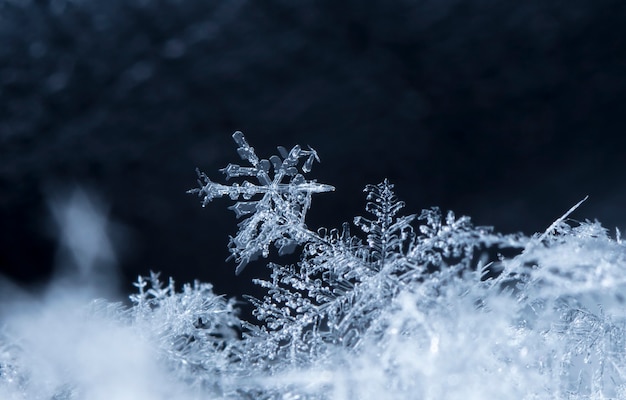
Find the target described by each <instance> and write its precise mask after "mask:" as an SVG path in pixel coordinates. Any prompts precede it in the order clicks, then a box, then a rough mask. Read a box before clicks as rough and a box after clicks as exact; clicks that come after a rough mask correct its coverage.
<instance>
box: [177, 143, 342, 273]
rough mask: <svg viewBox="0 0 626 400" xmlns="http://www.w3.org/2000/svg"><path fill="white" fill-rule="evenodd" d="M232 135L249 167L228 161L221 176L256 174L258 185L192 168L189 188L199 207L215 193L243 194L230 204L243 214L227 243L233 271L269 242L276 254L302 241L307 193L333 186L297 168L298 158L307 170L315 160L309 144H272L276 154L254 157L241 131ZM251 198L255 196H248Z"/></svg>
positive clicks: (304, 238)
mask: <svg viewBox="0 0 626 400" xmlns="http://www.w3.org/2000/svg"><path fill="white" fill-rule="evenodd" d="M233 139H234V140H235V142H236V143H237V144H238V145H239V147H238V148H237V153H239V156H240V157H241V158H242V159H243V160H245V161H248V162H249V163H250V165H251V166H250V167H242V166H240V165H237V164H228V166H226V168H223V169H222V170H221V171H222V172H223V173H224V174H226V179H231V178H240V177H245V176H248V177H253V178H256V179H257V180H258V182H259V184H258V185H255V184H253V183H250V182H248V181H246V180H244V181H243V183H241V184H238V183H234V184H232V185H230V186H227V185H222V184H219V183H215V182H212V181H211V180H210V179H209V178H208V177H207V176H206V174H204V173H201V172H200V171H198V176H199V177H200V179H199V180H198V183H199V185H200V187H199V188H196V189H192V190H190V191H189V193H197V194H198V195H199V196H200V197H202V198H203V199H202V205H203V206H206V205H207V204H208V203H209V202H210V201H211V200H213V199H214V198H216V197H222V196H229V197H230V198H231V199H233V200H237V199H239V198H243V200H244V201H237V202H236V203H235V204H234V205H233V206H231V207H230V209H232V210H233V211H235V213H236V214H237V218H241V217H243V218H244V220H243V221H241V222H240V223H239V232H238V233H237V236H235V237H234V238H231V240H230V245H229V247H230V251H231V253H232V256H233V257H234V258H235V260H236V261H237V262H238V263H239V264H238V266H237V269H236V273H237V274H239V273H240V272H241V271H242V270H243V269H244V268H245V266H246V265H247V264H248V263H249V262H250V261H253V260H255V259H256V258H257V257H258V256H259V255H262V256H263V257H267V256H268V255H269V246H270V244H272V243H274V244H275V245H276V247H277V248H278V249H279V253H280V254H285V253H289V252H291V251H293V248H294V247H295V246H296V245H297V244H301V243H303V242H306V241H307V240H308V236H309V234H310V232H309V231H308V230H307V229H306V225H304V217H305V215H306V212H307V211H308V209H309V207H310V206H311V195H312V194H313V193H321V192H329V191H333V190H335V188H334V187H332V186H329V185H324V184H320V183H317V182H315V181H314V180H313V181H307V180H306V179H305V178H304V175H302V174H301V173H300V172H299V171H298V163H299V161H300V158H305V161H304V164H303V165H302V167H301V168H302V173H307V172H310V171H311V168H312V166H313V162H314V161H318V162H319V157H318V156H317V153H316V152H315V150H313V149H312V148H309V150H302V148H301V147H300V146H298V145H296V146H294V147H293V148H292V149H291V151H289V152H287V150H286V149H285V148H284V147H278V151H279V153H280V156H277V155H273V156H271V157H270V158H269V160H266V159H262V160H260V159H259V157H257V155H256V153H255V152H254V147H251V146H250V145H249V144H248V142H246V139H245V137H244V136H243V133H241V132H239V131H237V132H235V133H234V134H233ZM272 172H273V173H272ZM272 175H273V176H272ZM285 180H287V182H284V181H285ZM253 197H260V199H258V200H252V198H253Z"/></svg>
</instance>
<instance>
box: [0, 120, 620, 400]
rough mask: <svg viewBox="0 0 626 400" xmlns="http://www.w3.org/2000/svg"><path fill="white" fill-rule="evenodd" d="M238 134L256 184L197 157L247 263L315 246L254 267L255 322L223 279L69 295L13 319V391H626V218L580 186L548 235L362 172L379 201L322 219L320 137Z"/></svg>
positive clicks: (205, 187) (509, 394)
mask: <svg viewBox="0 0 626 400" xmlns="http://www.w3.org/2000/svg"><path fill="white" fill-rule="evenodd" d="M233 138H234V140H235V142H236V143H237V145H238V149H237V151H238V153H239V155H240V157H241V158H242V159H243V160H244V161H246V162H247V163H249V166H240V165H237V164H229V165H228V166H227V167H226V168H224V169H222V172H224V173H225V174H226V177H227V179H233V180H237V179H238V178H242V177H243V178H252V179H254V180H256V181H257V183H251V182H248V181H246V180H244V181H243V182H234V183H232V184H230V185H225V184H220V183H217V182H213V181H211V180H210V179H209V177H208V176H207V175H205V174H203V173H200V172H198V174H199V176H200V180H199V187H198V188H196V189H193V190H190V192H191V193H196V194H198V195H199V196H200V197H201V198H202V205H203V206H206V205H207V204H208V203H209V202H210V201H211V200H212V199H214V198H216V197H222V196H228V197H230V198H231V199H232V200H234V201H235V204H234V205H233V206H232V207H230V208H231V209H232V210H234V211H235V213H236V216H237V217H238V218H240V219H241V221H240V223H239V231H238V233H237V234H236V236H235V237H232V238H231V240H230V244H229V248H230V252H231V257H232V258H234V259H235V261H236V263H237V267H236V273H239V272H241V270H242V269H243V268H245V267H246V265H248V264H249V263H251V262H253V261H254V260H256V259H257V258H259V257H267V256H268V255H269V253H270V248H271V246H275V247H276V248H277V249H278V253H279V254H280V255H282V254H285V253H289V252H293V251H295V250H296V249H299V250H300V252H301V254H300V261H299V262H297V263H295V264H292V265H279V264H276V263H269V265H268V267H269V268H270V269H271V276H270V279H267V280H260V279H259V280H256V283H257V284H258V285H260V286H261V287H263V288H264V289H265V290H266V295H265V296H264V297H263V298H260V299H257V298H252V297H247V299H248V300H249V301H250V302H251V303H252V304H253V306H254V308H255V311H254V315H255V316H256V318H257V319H258V322H257V323H252V322H250V321H241V320H240V319H239V318H238V317H237V311H236V309H235V306H234V302H233V301H228V300H226V299H224V298H223V297H220V296H217V295H215V294H214V293H213V292H212V289H211V286H210V285H208V284H202V283H195V284H194V285H185V286H184V287H183V290H182V292H177V291H176V290H175V289H174V285H173V283H172V282H170V284H168V285H163V284H162V283H161V281H160V280H159V279H158V275H157V274H152V275H151V276H150V277H149V278H140V279H139V280H138V282H137V283H136V286H137V287H138V289H139V292H138V293H137V294H134V295H132V296H131V300H132V302H133V305H132V307H130V308H128V307H122V306H120V305H114V304H108V303H106V302H102V301H99V302H96V303H92V305H91V306H89V307H86V308H85V307H83V308H80V309H79V311H77V312H76V313H74V314H75V316H73V317H72V316H70V317H68V316H67V315H65V314H67V313H65V314H64V313H63V312H60V313H59V312H57V311H58V309H63V307H64V306H65V305H63V304H61V305H59V304H56V305H54V306H50V307H47V308H46V310H45V312H44V313H43V314H45V315H44V316H41V315H39V313H32V315H31V314H30V313H29V314H28V315H30V316H28V317H23V318H17V317H11V318H6V322H5V324H4V329H3V330H2V331H0V397H1V398H8V399H26V398H28V399H30V398H42V399H44V398H45V399H78V398H98V399H99V398H133V399H143V398H146V399H147V398H151V399H152V398H172V397H176V398H181V399H205V398H225V399H250V398H259V399H337V400H348V399H380V398H385V399H442V398H445V399H485V398H516V399H555V398H556V399H608V398H614V399H626V311H624V310H625V309H626V308H625V307H624V301H625V298H624V293H625V289H626V271H625V267H626V248H625V246H624V244H623V243H622V241H621V238H620V236H619V231H616V238H615V239H613V238H611V237H610V236H609V234H608V232H607V230H606V229H604V228H603V227H602V226H601V225H600V224H599V223H598V222H591V221H585V222H576V221H574V220H571V219H568V218H569V216H570V214H571V213H572V212H574V211H575V209H576V208H577V207H578V206H579V205H580V203H579V204H577V205H576V206H574V207H572V208H571V209H570V210H569V211H568V212H567V213H566V214H565V215H564V216H563V217H561V218H559V219H557V220H556V222H554V223H553V224H552V225H550V226H549V227H548V229H547V230H546V231H544V232H543V233H541V234H536V235H533V236H531V237H526V236H523V235H501V234H497V233H494V232H493V231H492V229H490V228H488V227H477V226H474V225H472V223H471V221H470V219H469V218H467V217H460V218H457V217H456V216H455V215H454V214H453V213H452V212H448V213H447V214H445V215H443V214H442V213H441V211H440V210H439V209H438V208H430V209H426V210H424V211H422V212H421V214H419V215H403V214H402V209H403V207H404V203H403V202H402V201H399V200H398V199H397V198H396V196H395V194H394V192H393V185H392V184H391V183H389V182H388V181H386V180H385V181H384V182H382V183H380V184H377V185H368V186H367V187H366V188H365V192H366V207H365V211H366V213H367V215H366V216H360V217H356V218H354V220H353V224H350V223H344V224H342V226H341V228H339V229H330V230H328V229H325V228H321V229H319V230H317V231H311V230H309V228H308V227H307V224H306V221H305V218H306V213H307V211H308V209H309V208H310V207H311V197H312V195H313V194H316V193H322V192H330V191H332V190H334V188H333V187H332V186H330V185H326V184H321V183H317V182H316V181H315V180H308V179H306V178H305V177H304V175H305V174H308V173H309V172H310V171H311V168H312V165H313V162H314V161H319V158H318V156H317V153H316V152H315V150H313V149H311V148H309V149H308V150H304V149H302V148H301V147H300V146H295V147H293V148H292V149H291V150H290V151H287V150H285V149H284V148H282V147H279V148H278V150H279V153H280V154H279V155H274V156H271V157H269V159H261V158H259V157H258V156H257V155H256V153H255V150H254V148H253V147H251V146H250V145H249V144H248V142H247V141H246V139H245V138H244V136H243V134H242V133H241V132H236V133H235V134H234V135H233ZM581 203H582V202H581ZM353 231H354V232H356V233H353ZM503 254H514V255H513V256H509V257H505V256H504V255H503ZM46 315H47V317H46ZM67 318H69V321H71V322H70V323H69V325H68V326H70V327H72V329H73V331H76V330H77V329H78V330H82V333H81V334H80V335H78V334H77V333H75V332H72V333H68V334H67V337H68V338H70V339H72V340H69V341H68V339H67V338H64V334H58V333H57V334H53V335H52V339H49V338H48V337H47V336H45V337H44V336H42V335H37V334H33V333H32V331H33V330H32V329H28V328H29V327H31V326H39V324H41V323H42V321H43V322H45V323H46V324H49V325H52V326H62V325H63V323H64V321H66V320H67ZM77 321H78V322H77ZM66 325H67V324H66ZM58 329H59V330H61V328H60V327H59V328H58ZM101 332H115V333H116V334H117V335H118V336H116V338H117V342H115V343H117V345H114V344H113V343H112V342H111V340H109V338H108V336H106V337H103V335H102V334H101ZM85 334H87V335H89V334H91V335H92V336H93V338H94V339H93V340H94V343H96V344H98V345H101V346H108V347H109V348H112V349H114V350H113V351H112V354H107V357H108V358H109V359H111V360H112V361H110V362H108V363H104V365H105V366H108V367H102V368H100V369H98V368H95V367H94V365H100V364H102V357H104V356H103V354H102V353H101V352H97V351H95V352H93V353H92V354H91V355H90V356H88V357H84V356H79V354H80V353H79V352H78V350H77V349H76V348H72V346H75V347H78V345H79V344H80V343H81V340H75V339H76V338H77V337H82V336H84V335H85ZM77 335H78V336H77ZM42 338H44V339H45V340H44V342H46V343H51V344H53V345H58V346H59V347H60V348H63V346H66V347H68V346H69V347H70V351H69V354H70V356H64V357H61V356H59V354H57V353H55V352H53V351H49V350H46V348H44V347H42V345H41V344H40V343H39V342H40V341H41V340H42ZM120 340H122V341H127V342H128V343H129V344H128V345H127V346H120V345H119V341H120ZM77 343H78V344H77ZM128 346H131V347H128ZM129 348H132V349H133V350H136V349H137V348H141V349H142V350H141V351H140V352H139V353H137V352H136V351H134V352H133V353H132V354H136V356H135V357H136V358H138V359H139V361H137V360H134V359H133V360H131V361H132V362H130V365H132V366H133V368H131V369H128V370H127V371H129V374H130V375H133V374H136V377H135V378H134V380H132V381H133V384H129V383H128V382H126V381H125V380H122V382H126V383H125V384H122V385H120V379H122V378H120V377H117V376H116V375H115V374H114V373H113V372H111V370H113V368H112V366H115V365H117V364H119V363H120V362H126V363H128V361H129V359H128V357H126V358H124V357H120V354H126V352H127V350H128V349H129ZM65 353H68V352H67V351H66V352H65ZM73 356H74V357H75V358H76V360H74V359H72V357H73ZM120 360H121V361H120ZM99 363H100V364H99ZM81 368H82V369H81ZM142 369H143V372H141V371H142ZM146 370H147V371H148V372H146ZM85 371H88V372H90V373H86V372H85ZM94 371H95V372H94ZM96 372H98V373H100V375H97V374H96ZM146 373H148V374H149V375H146ZM107 374H108V375H107ZM103 376H105V377H106V378H103ZM154 377H156V379H152V380H151V379H150V378H154ZM126 378H127V377H126ZM107 379H108V381H107ZM148 382H155V383H154V384H153V385H152V386H151V385H150V384H149V383H148ZM163 382H166V383H167V384H165V383H163ZM114 384H117V387H118V388H122V389H123V390H122V391H123V393H125V394H126V397H123V396H122V395H120V393H121V392H120V391H118V392H115V391H112V390H111V389H110V388H111V387H112V385H114ZM107 396H108V397H107ZM111 396H114V397H111Z"/></svg>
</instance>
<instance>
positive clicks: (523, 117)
mask: <svg viewBox="0 0 626 400" xmlns="http://www.w3.org/2000/svg"><path fill="white" fill-rule="evenodd" d="M625 41H626V2H624V1H623V0H567V1H564V0H563V1H550V0H528V1H523V2H515V1H501V0H397V1H388V0H371V1H363V0H355V1H342V0H321V1H306V0H302V1H297V2H294V1H292V0H285V1H279V0H270V1H263V2H259V1H245V0H228V1H206V0H168V1H167V0H154V1H151V0H106V1H105V0H75V1H69V0H65V1H64V0H56V1H53V0H48V1H45V0H31V1H28V0H0V272H1V273H2V274H3V275H5V276H8V277H10V278H11V279H13V280H15V281H17V282H20V283H21V284H24V285H27V286H28V285H32V284H35V283H41V282H43V281H45V280H46V279H48V278H49V277H50V276H51V275H50V274H51V271H52V270H53V267H54V260H55V254H56V240H55V238H54V237H53V236H51V235H50V234H49V229H48V228H46V226H47V225H49V222H50V212H49V208H48V207H47V206H46V202H47V200H48V198H49V196H50V193H49V188H51V187H59V186H63V185H74V184H78V185H81V186H84V187H86V188H89V189H90V190H92V191H93V192H94V193H97V194H98V195H99V196H100V197H101V198H102V199H104V200H105V201H106V203H107V204H108V205H109V207H110V217H111V218H112V220H114V221H116V222H117V223H119V224H121V225H123V226H124V227H125V232H126V234H125V235H124V236H123V238H124V241H125V244H124V245H121V246H119V247H120V255H119V267H120V269H121V270H122V271H123V279H122V282H123V284H122V289H123V291H127V290H131V288H132V287H131V285H130V283H127V282H130V281H131V280H134V278H135V277H136V276H137V274H143V275H145V274H147V273H148V271H149V270H156V271H163V274H164V275H171V276H173V277H174V278H176V280H177V281H178V282H185V281H190V280H192V279H194V278H198V279H201V280H203V281H210V282H213V283H214V284H215V286H216V291H217V292H218V293H227V294H229V295H240V294H241V293H242V292H247V291H251V290H252V289H250V288H249V282H250V279H251V278H252V277H254V276H260V275H262V274H263V270H264V267H263V263H262V262H257V263H256V264H252V265H250V266H248V268H247V269H246V271H245V272H244V273H243V274H242V276H240V277H235V276H234V267H235V264H234V262H230V263H227V262H225V261H224V259H225V258H226V257H227V256H228V251H227V243H228V236H229V235H234V234H235V232H236V229H237V228H236V225H235V224H236V220H235V217H234V213H232V212H231V211H228V210H227V209H226V207H227V206H228V205H230V204H231V203H230V201H226V200H224V201H215V202H214V203H213V204H211V205H210V206H209V207H207V208H206V209H202V208H201V207H200V204H199V201H198V199H197V198H195V197H193V196H191V195H186V194H185V191H186V190H187V189H189V188H192V187H194V186H195V185H196V183H195V180H196V176H195V172H194V169H195V167H199V168H201V169H202V170H203V171H205V172H206V173H207V174H208V175H209V176H210V177H211V178H212V179H214V180H219V181H222V180H223V176H222V175H221V174H220V173H219V172H218V169H219V168H222V167H224V166H225V165H226V164H228V163H229V162H239V161H240V160H239V157H238V156H237V154H236V152H235V144H234V143H233V142H232V139H231V137H230V136H231V134H232V133H233V132H234V131H235V130H242V131H243V132H244V133H245V134H246V137H247V138H248V141H249V142H250V143H251V144H252V145H253V146H254V147H255V148H256V149H257V151H258V154H259V155H260V156H262V157H269V156H270V155H272V154H274V153H275V146H277V145H283V146H285V147H288V148H290V147H291V146H293V145H295V144H301V145H311V146H312V147H314V148H315V149H316V150H317V151H318V153H319V154H320V157H321V159H322V163H321V164H317V165H315V166H314V169H313V172H312V173H311V174H310V177H311V178H316V179H317V180H318V181H320V182H323V183H328V184H332V185H334V186H335V187H336V188H337V190H336V192H335V193H328V194H321V195H318V196H317V197H316V198H315V199H314V202H313V208H312V210H311V212H310V214H309V217H308V224H309V226H310V227H311V228H316V227H319V226H328V227H338V226H340V225H341V222H342V221H352V218H353V217H354V216H355V215H360V214H363V212H362V210H363V206H364V197H363V194H362V189H363V187H364V186H365V185H366V184H367V183H378V182H380V181H382V180H383V179H384V178H385V177H387V178H389V179H390V180H391V181H392V182H393V183H395V184H396V189H397V193H398V195H399V197H400V198H402V199H404V200H405V201H406V203H407V208H406V211H407V213H415V212H419V210H420V209H422V208H426V207H430V206H433V205H438V206H440V207H441V208H443V209H445V210H447V209H452V210H454V211H456V212H457V214H465V215H470V216H471V217H472V218H473V220H474V222H475V223H476V224H480V225H492V226H495V228H496V230H498V231H501V232H505V233H512V232H518V231H522V232H524V233H527V234H531V233H533V232H536V231H542V230H544V229H545V228H546V227H547V226H548V225H549V224H550V223H551V222H552V221H554V219H556V218H557V217H559V216H560V215H562V214H563V213H564V212H565V211H566V210H567V209H568V208H569V207H570V206H572V205H573V204H575V203H576V202H578V201H579V200H580V199H582V198H583V197H584V196H585V195H590V199H589V200H588V201H587V202H586V203H585V204H584V205H583V206H582V207H581V208H580V209H579V210H578V211H577V212H576V213H575V215H574V218H577V219H585V218H589V219H593V218H598V219H599V220H601V221H602V222H603V223H604V225H605V226H606V227H608V228H610V229H613V228H614V227H621V228H626V212H625V211H624V205H625V204H626V202H625V200H626V182H625V180H624V165H625V161H624V156H625V155H626V139H625V136H624V133H625V132H626V130H625V128H626V118H624V115H623V114H624V106H625V104H626V42H625ZM118 245H120V244H119V243H118Z"/></svg>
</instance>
